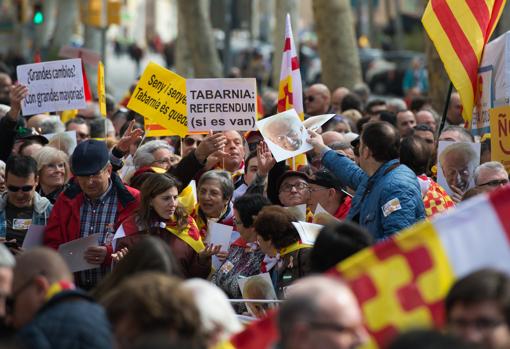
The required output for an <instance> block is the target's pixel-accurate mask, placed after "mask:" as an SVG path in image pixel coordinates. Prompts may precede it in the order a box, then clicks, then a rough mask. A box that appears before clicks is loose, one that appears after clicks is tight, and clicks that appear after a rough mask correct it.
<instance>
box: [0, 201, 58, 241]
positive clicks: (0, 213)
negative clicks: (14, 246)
mask: <svg viewBox="0 0 510 349" xmlns="http://www.w3.org/2000/svg"><path fill="white" fill-rule="evenodd" d="M6 206H7V193H4V194H3V195H2V196H1V197H0V237H5V236H6V235H7V219H6V216H5V207H6ZM52 208H53V205H52V204H51V203H50V201H49V200H48V199H46V198H45V197H42V196H41V195H39V194H38V193H37V192H35V193H34V213H33V215H32V224H33V225H46V223H47V222H48V218H49V217H50V212H51V209H52Z"/></svg>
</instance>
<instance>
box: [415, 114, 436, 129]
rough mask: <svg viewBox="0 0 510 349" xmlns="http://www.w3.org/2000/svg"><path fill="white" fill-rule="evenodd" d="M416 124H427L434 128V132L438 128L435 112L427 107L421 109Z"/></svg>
mask: <svg viewBox="0 0 510 349" xmlns="http://www.w3.org/2000/svg"><path fill="white" fill-rule="evenodd" d="M416 124H418V125H421V124H424V125H427V126H429V127H430V128H431V129H432V132H434V133H435V132H436V128H437V120H436V118H435V116H434V114H433V113H432V112H431V111H430V110H427V109H423V110H420V111H418V112H417V113H416Z"/></svg>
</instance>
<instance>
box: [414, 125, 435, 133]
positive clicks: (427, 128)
mask: <svg viewBox="0 0 510 349" xmlns="http://www.w3.org/2000/svg"><path fill="white" fill-rule="evenodd" d="M413 129H414V130H415V131H426V132H432V134H434V130H433V129H432V127H430V126H429V125H427V124H418V125H416V126H414V127H413Z"/></svg>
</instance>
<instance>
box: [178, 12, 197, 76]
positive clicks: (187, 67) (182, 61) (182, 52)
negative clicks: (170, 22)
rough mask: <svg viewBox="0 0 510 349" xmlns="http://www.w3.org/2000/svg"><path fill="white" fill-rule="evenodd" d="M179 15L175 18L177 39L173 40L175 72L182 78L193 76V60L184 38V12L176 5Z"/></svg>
mask: <svg viewBox="0 0 510 349" xmlns="http://www.w3.org/2000/svg"><path fill="white" fill-rule="evenodd" d="M177 11H178V13H179V16H178V18H177V39H176V40H175V72H176V73H177V74H179V75H180V76H182V77H184V78H193V77H194V76H195V74H193V62H192V61H191V52H190V50H189V46H188V42H187V40H186V28H185V27H184V14H183V12H182V9H181V7H180V6H177Z"/></svg>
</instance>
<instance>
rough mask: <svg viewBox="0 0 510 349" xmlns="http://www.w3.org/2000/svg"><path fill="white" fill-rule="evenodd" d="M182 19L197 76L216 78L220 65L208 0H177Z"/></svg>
mask: <svg viewBox="0 0 510 349" xmlns="http://www.w3.org/2000/svg"><path fill="white" fill-rule="evenodd" d="M177 4H178V6H179V7H180V10H179V12H180V13H182V14H183V16H180V18H181V19H183V22H184V23H183V24H184V29H185V37H186V41H187V44H188V47H189V50H190V53H191V59H192V62H193V70H194V72H195V76H196V77H197V78H218V77H221V76H222V66H221V62H220V58H219V56H218V51H217V50H216V45H215V42H214V36H213V30H212V25H211V19H210V17H209V1H207V0H178V2H177Z"/></svg>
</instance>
